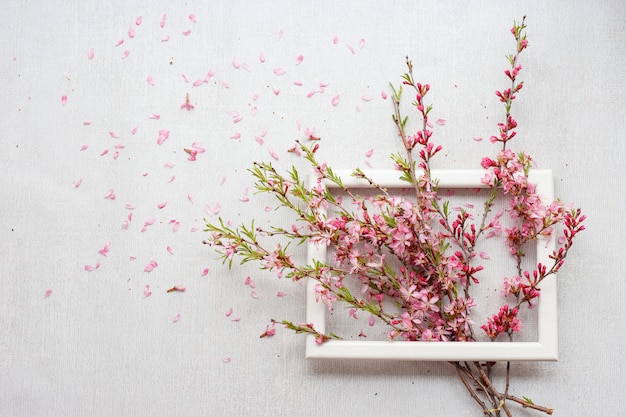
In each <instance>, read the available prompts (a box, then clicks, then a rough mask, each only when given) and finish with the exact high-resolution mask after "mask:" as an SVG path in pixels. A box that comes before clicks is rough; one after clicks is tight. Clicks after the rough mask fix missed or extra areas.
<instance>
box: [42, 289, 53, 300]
mask: <svg viewBox="0 0 626 417" xmlns="http://www.w3.org/2000/svg"><path fill="white" fill-rule="evenodd" d="M50 294H52V290H51V289H50V288H48V289H47V290H46V292H45V293H44V295H43V298H48V297H50Z"/></svg>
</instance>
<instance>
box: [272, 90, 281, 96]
mask: <svg viewBox="0 0 626 417" xmlns="http://www.w3.org/2000/svg"><path fill="white" fill-rule="evenodd" d="M272 91H273V92H274V95H275V96H277V95H279V94H280V89H278V88H272Z"/></svg>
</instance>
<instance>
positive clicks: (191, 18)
mask: <svg viewBox="0 0 626 417" xmlns="http://www.w3.org/2000/svg"><path fill="white" fill-rule="evenodd" d="M189 20H191V21H192V22H193V23H196V15H195V14H190V15H189Z"/></svg>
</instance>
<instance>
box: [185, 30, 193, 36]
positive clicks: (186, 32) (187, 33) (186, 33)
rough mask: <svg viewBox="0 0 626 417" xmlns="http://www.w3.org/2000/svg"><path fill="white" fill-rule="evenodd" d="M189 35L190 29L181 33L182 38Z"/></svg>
mask: <svg viewBox="0 0 626 417" xmlns="http://www.w3.org/2000/svg"><path fill="white" fill-rule="evenodd" d="M190 33H191V29H187V30H185V31H184V32H183V35H184V36H189V34H190Z"/></svg>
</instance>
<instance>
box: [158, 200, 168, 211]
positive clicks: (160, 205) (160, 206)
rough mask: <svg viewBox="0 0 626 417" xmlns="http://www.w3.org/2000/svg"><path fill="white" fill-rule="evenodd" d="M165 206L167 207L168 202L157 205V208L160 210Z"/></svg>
mask: <svg viewBox="0 0 626 417" xmlns="http://www.w3.org/2000/svg"><path fill="white" fill-rule="evenodd" d="M165 206H167V201H163V202H161V203H159V204H157V207H158V208H159V210H160V209H162V208H164V207H165Z"/></svg>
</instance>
